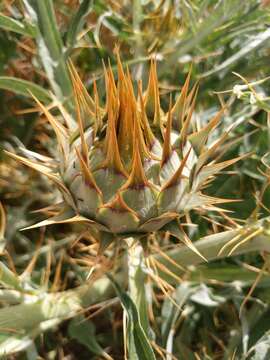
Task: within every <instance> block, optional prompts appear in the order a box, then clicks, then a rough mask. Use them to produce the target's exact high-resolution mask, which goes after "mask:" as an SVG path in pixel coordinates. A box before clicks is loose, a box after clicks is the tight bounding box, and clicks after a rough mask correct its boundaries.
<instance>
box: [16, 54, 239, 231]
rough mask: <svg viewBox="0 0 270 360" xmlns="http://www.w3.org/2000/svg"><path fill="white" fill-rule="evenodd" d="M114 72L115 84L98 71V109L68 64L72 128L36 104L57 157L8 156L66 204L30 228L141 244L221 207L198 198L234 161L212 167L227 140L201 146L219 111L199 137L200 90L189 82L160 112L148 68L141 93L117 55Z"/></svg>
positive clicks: (154, 73)
mask: <svg viewBox="0 0 270 360" xmlns="http://www.w3.org/2000/svg"><path fill="white" fill-rule="evenodd" d="M117 66H118V76H117V81H116V80H115V78H114V75H113V71H112V69H111V67H110V66H108V67H107V68H105V70H104V77H105V86H106V103H105V105H104V106H102V105H101V103H102V101H101V99H100V98H99V96H98V92H97V87H96V84H94V91H93V96H90V95H89V94H88V93H87V91H86V89H85V87H84V85H83V83H82V81H81V80H80V78H79V76H78V74H77V72H76V70H75V68H74V66H73V65H72V63H70V64H69V68H70V75H71V78H72V82H73V88H74V104H75V109H76V124H75V125H74V122H73V121H72V120H71V119H70V118H69V116H68V115H67V114H66V113H65V111H64V110H63V109H60V111H61V113H62V117H63V121H59V119H58V118H56V117H54V116H53V115H52V114H51V113H50V112H49V111H48V109H47V108H46V107H45V106H43V105H42V104H41V103H40V102H39V101H38V100H37V99H36V101H37V103H38V104H39V106H40V109H41V111H42V112H43V113H44V114H45V116H46V117H47V119H48V121H49V122H50V124H51V126H52V127H53V129H54V131H55V133H56V137H57V141H58V148H59V156H58V157H57V159H51V160H50V161H48V157H42V156H40V155H38V154H33V153H31V159H28V158H24V157H21V156H18V155H14V154H11V155H12V156H13V157H14V158H16V159H18V160H20V161H21V162H23V163H24V164H26V165H28V166H30V167H32V168H34V169H36V170H37V171H39V172H41V173H42V174H45V175H46V176H47V177H48V178H49V179H51V180H52V181H53V182H54V183H55V184H56V186H57V187H58V188H59V190H60V191H61V192H62V194H63V198H64V202H63V205H62V208H61V209H60V212H59V214H58V215H56V216H54V217H53V218H50V219H48V220H45V221H42V222H41V223H39V224H36V225H34V227H36V226H42V225H48V224H54V223H69V222H83V223H86V224H88V225H89V228H90V230H91V229H92V230H93V231H94V232H95V233H100V232H101V233H102V232H106V233H109V234H113V235H117V236H128V235H130V234H132V235H136V236H141V235H145V234H148V233H150V232H156V231H164V230H166V229H168V228H169V227H170V226H171V225H172V224H177V223H178V224H179V223H181V218H182V217H183V216H184V215H185V214H187V213H188V212H189V211H191V210H197V209H204V210H207V209H215V204H217V203H220V202H224V200H222V199H218V198H213V197H209V196H207V195H204V194H203V192H202V190H203V188H205V186H206V185H207V184H208V183H209V181H210V180H211V179H212V178H213V176H215V175H216V174H217V173H218V172H219V171H220V170H221V169H223V168H225V167H226V166H229V165H230V164H232V163H233V162H235V161H236V160H238V159H233V160H229V161H225V162H221V163H216V162H215V153H216V150H217V148H218V147H219V146H220V145H221V144H222V143H223V142H224V140H225V138H226V135H227V134H224V135H223V136H222V137H221V138H220V139H219V140H218V141H216V142H215V143H214V144H211V145H207V143H208V137H209V134H210V133H211V132H212V131H213V130H214V129H215V128H216V126H217V125H218V123H219V121H220V118H221V116H222V110H221V111H220V112H219V113H218V114H217V115H216V116H215V117H214V118H213V119H211V120H210V121H209V122H208V124H207V125H205V126H204V127H202V128H200V129H197V128H196V126H195V125H194V124H193V122H192V115H193V112H194V107H195V100H196V94H197V90H198V87H197V85H196V84H195V86H193V88H191V90H190V89H189V88H190V74H189V75H188V76H187V79H186V81H185V83H184V85H183V87H182V89H181V92H180V95H179V96H178V98H177V100H176V102H175V104H172V101H170V105H169V108H168V109H167V111H166V110H165V109H162V107H161V104H160V93H159V85H158V79H157V66H156V62H155V61H154V60H152V61H151V64H150V73H149V80H148V85H147V88H146V90H145V91H143V89H142V83H141V82H139V83H138V84H134V83H133V82H132V78H131V75H130V73H129V70H128V69H127V70H124V68H123V66H122V63H121V60H120V57H119V55H117ZM135 87H136V89H137V90H136V91H135V90H134V88H135ZM57 209H59V205H58V207H57Z"/></svg>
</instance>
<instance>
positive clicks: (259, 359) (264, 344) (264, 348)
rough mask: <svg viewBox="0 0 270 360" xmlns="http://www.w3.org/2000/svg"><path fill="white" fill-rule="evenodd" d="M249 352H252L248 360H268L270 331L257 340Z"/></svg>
mask: <svg viewBox="0 0 270 360" xmlns="http://www.w3.org/2000/svg"><path fill="white" fill-rule="evenodd" d="M249 352H254V355H253V356H252V357H251V358H250V360H267V359H269V358H270V330H269V331H267V332H266V333H265V334H264V335H263V336H262V337H261V338H260V339H259V341H258V342H257V343H256V344H255V345H254V346H253V347H252V348H251V349H250V351H249Z"/></svg>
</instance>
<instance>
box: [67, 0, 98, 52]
mask: <svg viewBox="0 0 270 360" xmlns="http://www.w3.org/2000/svg"><path fill="white" fill-rule="evenodd" d="M92 5H93V1H92V0H84V1H83V2H82V3H81V5H80V7H79V10H78V11H77V12H76V13H75V14H74V16H73V18H72V19H71V23H70V26H69V29H68V32H67V36H66V42H67V45H68V46H70V47H73V45H74V43H75V42H76V37H77V34H78V32H80V31H81V29H82V28H83V25H84V20H85V17H86V16H87V14H89V12H90V11H91V8H92Z"/></svg>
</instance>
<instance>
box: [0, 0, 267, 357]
mask: <svg viewBox="0 0 270 360" xmlns="http://www.w3.org/2000/svg"><path fill="white" fill-rule="evenodd" d="M269 10H270V2H269V1H266V0H265V1H259V0H248V1H239V0H219V1H213V0H160V1H154V0H153V1H151V0H133V1H131V0H120V1H116V0H108V1H103V0H93V1H87V0H83V1H78V0H56V1H49V0H44V1H40V2H39V1H35V0H22V1H20V0H2V1H1V3H0V49H1V51H0V114H1V115H0V129H1V130H0V148H1V152H0V200H1V203H2V205H3V211H2V220H1V221H2V222H1V228H0V229H1V231H0V240H1V251H2V255H1V261H2V263H3V264H4V265H3V266H5V267H8V268H9V269H11V270H12V272H13V274H20V281H21V282H22V283H23V284H26V283H29V284H31V288H34V289H37V288H39V289H41V288H42V291H43V292H42V291H41V290H40V294H41V295H40V296H41V297H40V298H41V299H42V294H44V293H47V292H48V293H51V294H53V293H55V292H57V291H61V290H67V289H72V288H75V287H76V286H78V285H80V284H83V283H84V281H85V279H86V276H87V269H85V267H84V266H83V262H82V263H78V262H77V261H75V260H74V259H75V255H74V252H75V248H76V245H74V240H75V239H76V236H74V233H75V232H76V231H74V228H73V227H72V226H69V225H66V226H60V225H54V226H52V227H50V228H47V229H44V228H42V229H38V230H36V229H33V230H29V231H25V232H21V231H20V229H21V228H23V227H25V226H27V225H30V224H32V223H33V222H34V221H37V220H41V219H42V214H40V213H36V212H34V210H36V209H38V208H45V207H46V206H48V205H49V204H51V202H52V200H53V199H54V200H56V201H58V200H60V195H59V193H57V192H56V191H55V190H54V189H53V187H52V185H51V183H50V182H49V181H48V180H47V179H45V178H43V177H42V176H40V175H37V174H36V173H35V172H34V171H32V170H29V169H26V168H25V167H24V166H23V165H20V164H18V163H17V162H15V161H14V160H12V159H10V158H8V157H7V156H6V155H5V154H4V153H3V152H2V150H3V149H6V150H9V151H16V152H17V153H19V152H20V151H23V150H22V149H24V148H25V147H27V148H28V149H29V150H32V151H37V152H39V153H41V154H43V155H50V154H53V153H54V152H55V146H56V142H55V138H54V135H53V133H52V130H51V128H50V126H49V125H48V124H47V122H46V121H45V119H44V118H43V116H41V117H40V116H39V114H38V112H37V108H36V105H35V103H34V101H33V100H32V98H31V94H30V91H31V92H32V93H34V94H35V95H36V96H37V97H38V98H39V99H40V100H42V101H43V103H46V104H47V105H49V106H50V107H51V109H52V110H53V109H54V107H55V104H58V103H59V102H61V103H62V104H64V105H65V106H66V107H67V108H68V106H69V105H68V102H69V99H70V98H71V96H72V87H71V82H70V79H69V75H68V71H67V67H66V60H67V59H69V58H71V59H72V61H73V63H74V64H75V66H76V68H77V70H78V72H79V74H80V76H81V78H82V80H83V82H84V84H85V85H86V87H87V89H88V90H89V92H90V93H91V94H92V92H93V82H94V80H96V81H97V87H98V91H99V94H100V95H101V96H103V97H104V95H105V94H104V78H103V64H102V61H105V62H108V60H109V61H110V63H111V65H112V69H113V70H114V71H115V70H116V62H115V56H114V49H115V47H116V46H117V47H119V48H120V52H121V57H122V60H123V63H124V64H126V65H128V66H129V69H130V70H131V72H132V74H133V76H134V77H135V78H136V79H142V80H143V82H144V83H146V81H147V74H148V70H149V59H150V58H151V57H155V58H156V60H157V64H158V75H159V81H160V90H161V93H162V105H163V106H164V107H165V108H167V107H168V103H169V94H170V93H171V94H172V95H173V96H177V94H178V93H177V91H178V89H179V87H181V86H182V85H183V83H184V79H185V78H186V76H187V74H188V72H189V71H191V82H192V84H194V83H195V82H196V81H199V84H200V90H199V94H198V99H197V105H196V113H195V117H196V121H198V122H199V123H200V124H204V123H205V122H206V121H207V120H208V119H209V118H210V117H211V116H212V115H213V114H215V113H216V112H217V110H218V109H219V108H220V107H223V106H224V107H225V115H224V118H223V120H222V124H221V126H220V127H219V128H218V129H217V130H216V132H217V134H216V135H218V134H219V133H222V132H225V131H227V130H228V129H230V132H229V142H228V145H227V146H226V147H224V148H222V149H221V151H220V157H221V158H222V159H224V160H226V159H230V158H232V157H235V156H240V155H243V154H245V153H249V156H248V157H247V158H245V159H244V160H243V161H240V162H239V163H237V164H236V165H234V166H232V167H230V168H229V170H228V171H224V172H222V174H221V175H220V176H219V177H218V179H216V180H215V181H214V182H213V183H212V184H211V186H210V187H209V188H208V189H207V191H208V193H209V194H214V195H216V196H219V197H222V198H229V199H237V200H240V201H238V202H233V203H231V204H226V205H224V206H223V207H222V208H223V209H224V211H225V210H226V211H231V213H228V214H229V215H230V217H231V219H232V220H231V219H229V218H228V219H227V220H226V218H225V220H224V216H223V215H224V214H222V215H221V214H220V215H217V214H214V213H213V214H212V213H210V214H209V213H207V214H201V215H200V216H198V215H197V216H194V218H193V219H192V220H193V222H194V223H195V224H197V225H198V226H197V227H196V228H195V230H193V231H192V232H191V234H190V236H191V237H192V239H193V240H194V241H195V240H197V239H200V238H201V237H203V236H206V235H208V234H210V233H211V232H212V231H217V232H218V231H223V230H226V229H228V228H231V226H232V225H233V226H234V225H235V224H238V226H249V224H258V223H260V224H263V226H265V229H266V230H265V231H268V241H269V242H270V233H269V220H268V216H269V209H270V189H269V187H268V184H269V168H267V165H269V164H270V162H269V155H268V154H269V147H270V125H269V119H268V118H267V114H268V111H269V106H270V104H269V94H270V80H268V77H269V76H270V68H269V56H270V47H269V44H270V27H269V25H270V11H269ZM55 64H57V66H56V65H55ZM190 69H191V70H190ZM29 90H30V91H29ZM70 111H71V112H72V109H71V110H70ZM46 213H47V214H50V210H49V209H47V210H46ZM4 214H6V215H4ZM250 226H251V225H250ZM260 226H261V225H260ZM85 244H87V236H86V240H85ZM71 245H72V246H71ZM268 248H269V246H268ZM76 251H81V253H82V254H83V251H84V249H83V247H81V248H80V249H79V250H76ZM81 265H82V266H81ZM185 265H188V264H185ZM190 265H193V264H192V263H191V264H190ZM3 269H4V268H3ZM5 269H6V268H5ZM261 269H262V270H261ZM5 271H6V270H2V273H3V274H6V273H5ZM5 276H6V277H5ZM5 276H4V275H3V276H2V278H1V279H2V280H1V282H2V290H0V291H4V290H5V289H13V290H14V289H15V290H16V291H17V290H18V289H19V288H16V286H15V288H14V284H13V285H11V284H12V281H13V280H14V279H13V280H12V279H10V278H9V277H8V276H10V277H12V276H11V275H10V274H8V273H7V274H6V275H5ZM258 276H259V278H258ZM16 279H17V275H16ZM14 281H15V280H14ZM16 281H17V280H16ZM40 284H42V286H41V285H40ZM253 284H255V285H256V286H254V288H253ZM269 285H270V281H269V255H268V253H267V252H265V251H261V252H260V251H256V252H250V253H247V254H243V255H238V256H234V257H230V258H225V259H221V260H219V259H214V261H212V262H209V263H208V264H201V265H199V266H193V267H190V268H188V270H187V272H186V273H185V274H183V276H182V282H180V284H178V285H177V286H176V290H175V291H173V292H172V293H171V295H170V298H168V297H167V298H166V297H164V294H162V293H157V294H156V298H155V299H154V300H153V302H154V307H153V314H152V319H151V326H152V328H153V329H154V331H155V334H156V335H155V338H153V340H155V344H156V345H155V346H154V349H155V352H156V356H157V358H160V359H166V360H168V359H184V360H189V359H191V360H193V359H194V360H197V359H253V360H260V359H265V360H267V359H269V358H270V326H269V316H270V307H269V299H270V290H269ZM29 287H30V285H29ZM251 290H252V291H251ZM249 292H250V296H249V299H248V301H247V304H246V306H245V307H244V310H243V311H242V312H241V316H239V310H240V306H241V304H242V303H243V301H245V300H244V299H245V298H246V296H247V294H249ZM12 296H13V297H12ZM17 296H18V294H17V293H16V294H15V293H13V292H12V291H11V290H10V292H9V293H6V292H5V293H4V292H3V293H1V294H0V301H1V304H2V306H3V309H8V307H7V306H8V305H10V304H14V303H15V304H17V303H19V302H20V299H19V298H18V297H17ZM171 298H173V299H174V300H173V301H171ZM12 299H13V300H12ZM29 302H31V300H29ZM93 303H95V301H93ZM175 303H177V304H178V306H176V305H175ZM24 311H25V312H22V316H30V315H27V310H24ZM2 314H3V313H2ZM4 315H5V316H6V317H8V312H7V313H6V314H4ZM1 316H2V315H1V314H0V323H1ZM9 316H11V317H12V316H13V315H12V312H11V313H10V315H9ZM68 317H69V316H66V315H65V316H64V317H63V319H62V318H61V321H60V320H59V322H56V323H53V324H51V325H50V324H48V323H46V325H47V326H48V329H49V331H45V329H46V326H45V324H43V325H44V329H43V328H42V329H41V328H39V330H38V331H37V328H35V331H37V332H36V333H34V331H33V329H32V328H31V324H30V322H29V326H28V328H27V329H26V330H25V328H24V330H25V333H24V336H23V337H22V336H20V332H19V331H18V333H16V334H15V335H16V336H15V337H16V341H17V342H18V343H16V346H17V348H16V346H15V345H14V343H13V342H14V336H13V337H12V341H13V342H12V341H11V340H10V339H11V336H10V334H8V335H7V334H6V333H5V332H3V334H2V333H1V329H0V351H2V352H1V354H5V352H6V354H7V355H6V357H7V358H8V359H101V358H105V359H106V358H107V359H111V358H113V359H123V358H124V353H123V336H122V310H121V306H120V304H119V301H117V298H115V297H111V298H110V300H107V299H106V301H105V300H104V302H100V303H98V304H97V305H96V306H92V307H90V308H89V309H88V310H86V311H84V312H83V313H80V314H79V315H76V316H74V314H73V315H71V317H72V319H67V318H68ZM62 320H64V321H62ZM1 324H4V325H3V326H2V325H1V328H2V327H3V328H5V327H7V326H5V322H2V323H1ZM150 337H151V336H150ZM33 338H35V341H34V342H32V339H33ZM9 341H10V343H9ZM3 344H4V345H3ZM1 346H2V349H4V350H1ZM14 346H15V350H17V349H19V350H20V349H21V350H22V351H19V352H17V351H14V350H9V349H14ZM172 348H173V354H174V355H170V352H171V350H172ZM166 351H167V353H166ZM3 356H5V355H3ZM3 358H4V357H3Z"/></svg>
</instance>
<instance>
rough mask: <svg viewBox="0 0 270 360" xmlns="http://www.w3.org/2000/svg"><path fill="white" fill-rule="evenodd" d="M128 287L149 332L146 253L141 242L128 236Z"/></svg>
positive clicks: (142, 323) (142, 321)
mask: <svg viewBox="0 0 270 360" xmlns="http://www.w3.org/2000/svg"><path fill="white" fill-rule="evenodd" d="M126 241H127V244H128V287H129V295H130V297H131V299H132V300H133V302H134V304H135V305H136V307H137V310H138V313H139V316H140V320H141V325H142V327H143V329H144V331H145V332H146V334H147V332H148V329H149V321H148V315H147V307H148V305H147V299H146V293H147V291H146V290H147V289H146V281H147V276H146V272H145V263H144V254H143V248H142V246H141V244H140V243H139V242H138V241H136V240H135V239H133V238H128V239H127V240H126Z"/></svg>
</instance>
